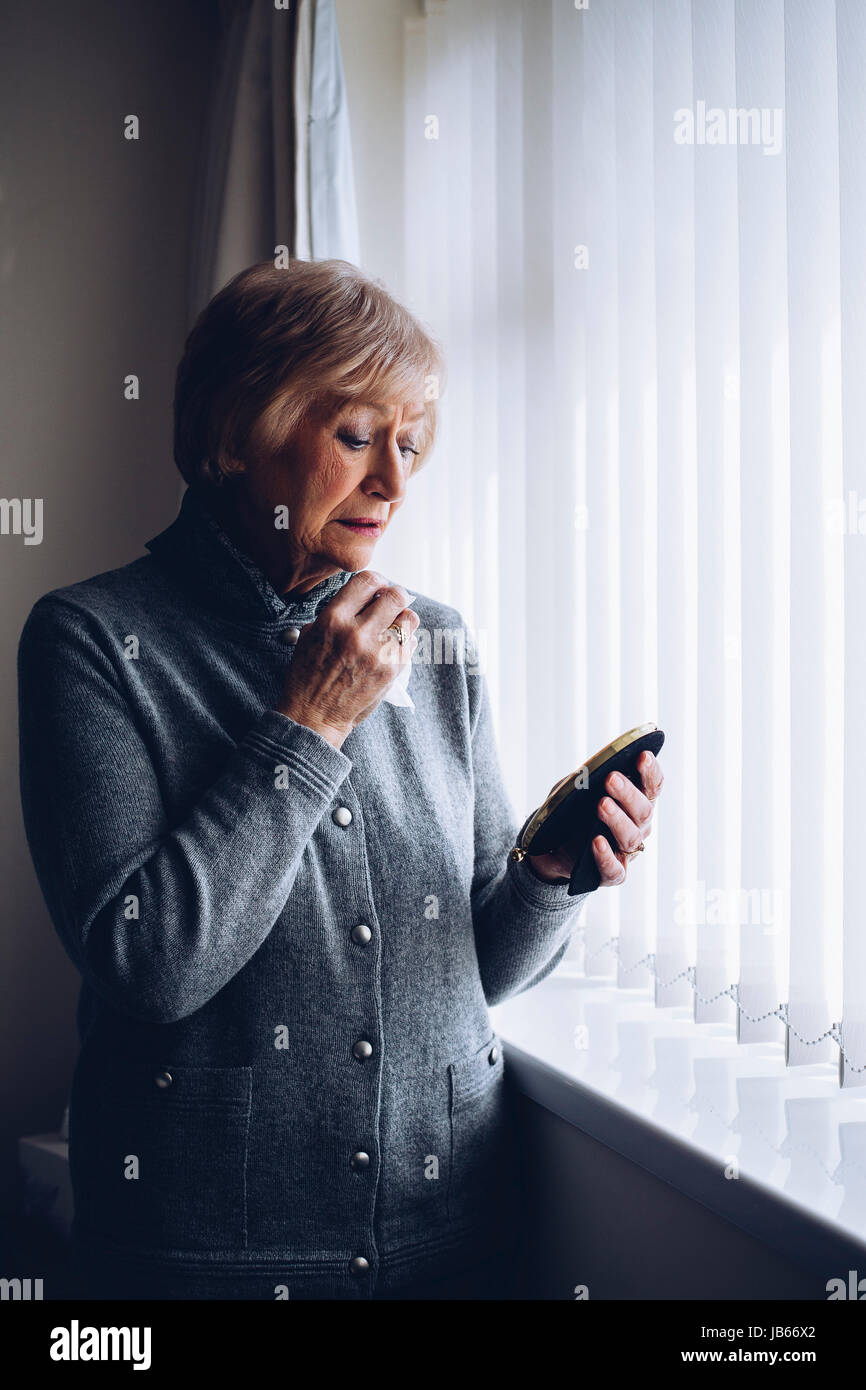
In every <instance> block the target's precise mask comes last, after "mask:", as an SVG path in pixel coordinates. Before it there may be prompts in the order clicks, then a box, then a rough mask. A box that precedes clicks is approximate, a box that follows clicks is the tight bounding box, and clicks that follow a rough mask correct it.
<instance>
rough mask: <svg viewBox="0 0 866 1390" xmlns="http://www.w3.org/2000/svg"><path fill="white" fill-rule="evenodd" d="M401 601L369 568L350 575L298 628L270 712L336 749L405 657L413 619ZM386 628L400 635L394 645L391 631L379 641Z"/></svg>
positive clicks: (396, 587) (398, 590)
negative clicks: (393, 628)
mask: <svg viewBox="0 0 866 1390" xmlns="http://www.w3.org/2000/svg"><path fill="white" fill-rule="evenodd" d="M408 598H409V594H408V592H407V590H406V589H404V588H403V587H402V585H400V584H390V585H389V584H388V581H387V580H386V579H384V578H383V577H382V575H381V574H377V573H376V572H375V571H374V570H362V571H361V572H360V573H359V574H355V575H353V576H352V578H351V579H350V580H348V581H347V582H346V583H345V584H344V585H343V587H342V589H341V590H340V591H339V593H338V594H337V595H336V596H335V597H334V598H332V599H331V600H330V602H329V603H326V604H325V606H324V608H322V609H321V611H320V612H319V614H318V617H317V618H316V620H315V622H312V623H309V624H308V626H307V627H305V628H303V629H302V631H301V635H300V637H299V639H298V642H297V645H296V646H295V652H294V656H293V657H292V661H291V665H290V666H289V668H288V670H287V671H286V679H285V684H284V686H283V694H282V699H281V701H280V703H279V704H278V705H277V707H276V708H277V709H278V711H279V712H280V714H285V715H286V716H287V717H288V718H289V719H293V720H294V721H295V723H296V724H305V725H306V726H307V727H308V728H310V729H313V730H314V732H315V733H318V734H321V735H322V737H323V738H326V739H327V740H328V742H329V743H331V744H333V746H334V747H335V748H339V747H340V745H341V744H342V742H343V740H344V739H345V738H347V737H348V735H349V734H350V733H351V732H352V730H353V729H354V728H355V727H356V725H358V724H360V723H361V722H362V720H364V719H366V718H367V716H368V715H369V714H372V713H373V710H374V709H375V708H376V706H377V705H378V704H379V702H380V701H381V699H382V696H383V695H384V694H385V692H386V691H387V689H388V687H389V686H390V685H391V683H392V682H393V680H394V679H395V677H396V676H397V674H398V672H399V671H400V669H401V668H402V667H403V666H404V665H406V663H407V662H409V661H411V659H412V652H413V650H414V648H415V646H416V639H415V637H414V636H413V633H414V631H415V629H416V627H417V626H418V624H419V622H420V621H421V620H420V618H419V617H418V614H417V613H413V612H412V609H411V608H407V607H406V601H407V599H408ZM392 623H399V624H400V626H401V627H402V629H403V632H404V634H405V638H406V640H405V641H404V642H403V644H402V645H398V642H397V637H396V634H394V633H390V634H389V635H388V637H387V638H386V639H383V633H385V632H386V631H387V629H388V628H389V627H390V626H391V624H392ZM410 639H411V640H410ZM395 654H396V660H395Z"/></svg>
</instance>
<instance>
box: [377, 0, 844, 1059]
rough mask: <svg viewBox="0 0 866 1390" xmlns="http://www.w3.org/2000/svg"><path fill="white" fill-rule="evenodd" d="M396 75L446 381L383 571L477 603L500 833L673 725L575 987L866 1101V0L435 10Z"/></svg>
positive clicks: (474, 623)
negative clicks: (572, 781) (643, 1000)
mask: <svg viewBox="0 0 866 1390" xmlns="http://www.w3.org/2000/svg"><path fill="white" fill-rule="evenodd" d="M405 59H406V88H405V169H404V179H405V199H406V202H405V241H406V254H407V265H406V275H407V287H408V291H407V298H408V300H409V302H410V303H411V305H412V307H413V308H414V309H415V310H416V312H418V313H419V314H420V315H421V316H422V317H423V318H424V319H425V320H426V321H427V322H428V323H429V324H430V325H431V326H432V328H433V329H434V331H435V332H436V333H437V334H438V335H439V336H440V337H441V339H442V340H443V342H444V345H445V347H446V352H447V357H448V381H447V388H446V393H445V397H444V399H443V411H442V415H443V424H442V433H441V436H440V442H439V445H438V447H437V451H436V454H435V456H434V458H433V459H432V460H431V462H430V464H429V465H428V466H427V469H425V470H422V473H421V474H420V475H419V476H418V478H417V479H416V480H415V481H413V484H412V496H411V497H410V499H409V500H408V502H407V505H406V507H405V508H404V512H403V515H402V516H401V521H400V526H399V527H398V528H395V531H394V533H393V536H389V537H388V538H386V541H385V542H384V543H383V545H384V547H386V549H383V563H387V565H388V566H389V568H390V570H391V572H393V573H395V574H399V577H400V578H401V579H402V580H404V581H405V582H406V583H408V584H409V585H410V587H416V586H417V588H418V589H419V590H420V591H422V592H427V593H433V594H435V595H436V596H437V597H440V598H442V599H444V600H445V601H447V602H450V603H453V604H454V605H455V606H456V607H458V608H459V609H461V611H462V612H463V613H464V615H465V616H466V617H467V620H468V621H469V623H470V625H471V627H472V629H473V631H474V632H475V634H476V637H477V643H478V650H479V653H480V655H481V658H482V662H483V667H484V670H485V674H486V676H487V679H488V682H489V684H490V688H491V694H492V698H493V704H494V710H495V714H496V719H497V726H498V732H499V741H500V749H501V756H502V762H503V768H504V772H505V775H506V780H507V783H508V787H509V791H510V794H511V796H512V799H513V801H514V805H515V808H516V811H517V813H518V814H519V816H520V818H521V819H522V817H523V815H525V814H526V813H527V812H528V811H529V810H530V809H531V808H532V807H533V806H535V805H537V804H539V802H540V801H541V800H542V799H543V797H544V796H545V794H546V793H547V791H548V790H549V788H550V786H551V785H552V784H553V783H554V782H555V781H556V780H558V779H559V778H560V777H561V776H563V775H564V774H565V773H566V772H568V771H569V770H570V769H572V768H577V767H578V766H580V765H581V764H582V763H583V762H584V761H585V759H586V758H587V757H588V756H589V755H590V754H591V753H592V752H594V751H595V750H596V749H597V748H599V747H601V746H602V745H603V744H605V743H607V742H608V741H609V739H610V738H612V737H614V736H615V735H617V734H619V733H620V732H622V731H623V730H624V729H626V728H629V727H631V726H633V725H636V724H640V723H643V722H645V721H647V720H654V721H655V722H657V723H658V724H660V725H661V727H663V728H664V729H665V731H666V734H667V742H666V744H665V747H664V750H663V753H662V759H663V766H664V770H665V777H666V781H665V791H664V795H663V797H662V799H661V802H660V803H659V807H658V810H657V812H656V816H655V820H654V833H653V835H652V837H651V840H650V842H649V844H648V849H649V850H650V851H651V852H650V853H649V854H647V855H645V856H642V858H641V860H640V861H637V862H634V861H633V863H632V866H631V869H630V872H629V875H628V880H627V882H626V884H625V885H624V886H623V887H622V888H620V889H616V890H603V891H600V892H598V893H596V894H595V895H593V896H592V897H591V898H590V899H589V900H588V902H587V904H586V905H585V907H584V908H583V910H582V915H581V919H580V922H579V928H578V932H577V934H576V948H575V949H576V950H577V951H578V952H579V955H580V958H581V959H582V962H583V969H584V970H585V971H586V973H587V974H602V975H605V974H609V973H610V972H611V970H613V969H615V970H616V974H617V979H618V982H619V983H620V985H622V986H624V987H627V986H630V985H638V986H641V985H647V984H649V983H653V984H654V988H655V993H656V1000H657V1002H658V1003H659V1004H660V1005H665V1004H682V1003H684V1002H687V1001H691V1000H693V1001H694V1007H695V1016H696V1018H697V1020H698V1021H712V1020H736V1022H737V1027H738V1035H739V1037H740V1039H741V1041H757V1040H762V1039H776V1040H782V1039H784V1040H785V1041H786V1045H787V1059H788V1062H789V1064H797V1063H806V1062H815V1061H831V1060H832V1061H835V1060H836V1059H837V1058H838V1059H839V1060H840V1064H841V1065H840V1076H841V1079H842V1082H843V1084H845V1085H857V1084H863V1082H864V1080H866V944H864V934H863V923H862V918H863V910H862V907H861V903H862V898H863V885H862V882H861V879H860V875H859V872H858V870H859V852H860V845H859V840H860V834H861V826H862V822H863V814H862V808H861V804H860V797H861V788H862V787H863V786H864V785H866V731H864V724H863V718H862V713H861V711H862V705H863V698H864V690H866V655H864V637H863V613H864V599H866V501H864V498H863V494H862V492H861V489H864V462H863V461H864V454H866V255H864V240H863V226H864V218H866V90H864V88H863V85H862V73H863V72H864V71H866V6H863V4H862V3H861V0H761V3H760V4H756V3H754V0H712V2H711V3H710V0H655V3H653V0H589V2H588V3H587V4H586V5H585V6H584V5H583V4H582V3H580V0H578V3H575V0H428V3H427V4H426V5H424V6H421V7H419V14H418V16H417V17H413V18H411V19H409V20H407V22H406V33H405ZM572 959H574V955H573V956H572Z"/></svg>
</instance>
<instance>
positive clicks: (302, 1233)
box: [19, 261, 661, 1299]
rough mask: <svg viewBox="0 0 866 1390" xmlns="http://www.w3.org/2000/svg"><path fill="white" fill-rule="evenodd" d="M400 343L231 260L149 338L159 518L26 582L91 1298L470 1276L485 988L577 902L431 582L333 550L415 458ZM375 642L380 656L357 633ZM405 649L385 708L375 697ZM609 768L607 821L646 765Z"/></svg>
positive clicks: (361, 298)
mask: <svg viewBox="0 0 866 1390" xmlns="http://www.w3.org/2000/svg"><path fill="white" fill-rule="evenodd" d="M440 373H441V363H440V360H439V356H438V351H437V348H436V345H435V343H434V342H433V341H432V339H431V338H430V337H429V336H428V334H427V333H426V332H425V331H424V329H423V328H422V326H421V325H420V324H419V323H418V322H417V321H416V320H415V319H414V318H413V317H412V316H411V315H410V314H409V313H408V312H407V310H406V309H405V308H403V307H402V306H401V305H400V304H398V303H396V302H395V301H394V299H393V298H392V297H391V296H390V295H389V294H388V293H387V292H386V290H385V289H384V288H383V287H382V286H381V284H379V283H378V282H375V281H371V280H369V279H368V278H366V277H365V276H364V275H362V274H361V273H360V272H359V271H358V270H357V269H355V268H354V267H353V266H350V265H348V264H347V263H345V262H341V261H323V262H312V263H310V262H295V263H293V264H292V265H290V266H289V267H288V268H287V269H276V268H274V266H273V265H271V264H270V263H267V264H261V265H256V266H253V267H251V268H250V269H248V270H246V271H244V272H243V273H242V274H240V275H238V276H236V277H235V278H234V279H233V280H232V281H231V283H230V284H228V285H227V286H226V287H225V288H224V289H223V290H222V291H221V292H220V293H219V294H218V295H217V296H216V297H215V298H214V299H213V300H212V302H211V303H210V304H209V305H208V306H207V308H206V309H205V310H204V312H203V313H202V314H201V316H200V318H199V320H198V322H197V323H196V325H195V327H194V328H193V331H192V333H191V334H190V336H189V339H188V341H187V344H186V351H185V355H184V357H183V360H182V362H181V364H180V368H179V371H178V377H177V389H176V395H175V459H176V462H177V465H178V467H179V469H180V472H181V473H182V475H183V477H184V478H185V479H186V482H187V483H188V488H187V490H186V492H185V494H184V497H183V501H182V504H181V507H180V511H179V514H178V516H177V518H176V520H175V521H174V522H173V523H172V525H170V526H169V527H168V528H167V530H165V531H163V532H162V533H161V534H160V535H158V536H156V537H155V538H154V539H153V540H151V541H149V542H148V543H147V549H148V551H149V552H150V553H149V554H148V555H146V556H141V557H140V558H138V559H136V560H133V561H132V563H130V564H128V565H125V566H124V567H122V568H120V569H117V570H112V571H110V572H108V573H106V574H100V575H97V576H95V577H94V578H92V579H88V580H85V581H83V582H81V583H78V584H73V585H71V586H69V587H67V588H63V589H57V590H54V591H52V592H51V593H49V594H46V595H45V596H44V597H43V598H41V599H40V600H39V601H38V602H37V603H36V604H35V606H34V607H33V609H32V611H31V613H30V616H29V618H28V620H27V623H26V626H25V629H24V632H23V634H22V638H21V644H20V652H19V672H20V713H21V778H22V795H23V804H24V812H25V821H26V828H27V834H28V839H29V843H30V847H31V850H32V854H33V858H34V862H35V865H36V870H37V873H38V876H39V880H40V883H41V885H42V889H43V892H44V895H45V898H46V901H47V904H48V907H49V910H50V913H51V916H52V919H53V922H54V924H55V926H56V929H57V931H58V933H59V935H60V938H61V940H62V942H63V945H64V947H65V948H66V950H67V952H68V954H69V955H70V957H71V958H72V960H73V961H74V963H75V965H76V966H77V968H78V970H79V971H80V973H81V975H82V990H81V997H80V1003H79V1010H78V1025H79V1031H80V1035H81V1055H80V1058H79V1060H78V1063H77V1066H76V1069H75V1074H74V1079H73V1086H72V1095H71V1100H70V1134H69V1138H70V1166H71V1173H72V1183H73V1189H74V1197H75V1220H74V1242H75V1248H76V1250H77V1252H78V1255H79V1257H80V1260H81V1268H82V1270H83V1272H84V1275H85V1277H86V1279H87V1290H88V1291H89V1292H90V1293H91V1294H92V1295H93V1296H109V1297H115V1298H116V1297H130V1298H147V1297H155V1298H253V1299H256V1298H258V1299H280V1298H292V1299H295V1298H355V1299H370V1298H378V1297H410V1296H411V1297H436V1296H464V1297H472V1296H477V1297H487V1296H493V1295H494V1294H496V1295H498V1296H503V1289H502V1285H501V1284H500V1283H499V1282H498V1280H499V1275H500V1274H501V1271H502V1270H503V1268H506V1267H507V1261H506V1260H505V1259H504V1258H503V1256H502V1252H503V1251H504V1250H505V1249H506V1247H507V1246H508V1245H509V1243H510V1242H511V1241H512V1240H513V1235H514V1230H515V1218H516V1214H517V1206H518V1202H517V1198H518V1195H519V1182H518V1180H517V1176H516V1175H517V1169H516V1166H515V1165H516V1145H515V1142H514V1134H513V1131H512V1129H511V1121H510V1117H509V1111H508V1108H507V1103H506V1094H505V1091H504V1089H503V1077H504V1073H503V1053H502V1046H501V1044H500V1041H499V1039H498V1038H497V1036H496V1034H495V1032H494V1031H493V1029H492V1027H491V1023H490V1018H489V1014H488V1006H489V1005H491V1004H495V1003H497V1002H498V1001H500V1000H503V999H506V998H508V996H509V995H512V994H514V993H515V992H517V991H519V990H524V989H527V988H529V987H530V986H531V985H533V984H535V983H536V982H537V981H539V980H541V979H543V978H544V976H546V975H547V974H549V972H550V971H551V970H552V969H553V968H554V966H555V965H556V964H557V962H558V961H559V960H560V959H561V958H562V956H563V954H564V952H565V950H566V948H567V946H568V942H569V937H570V934H571V932H572V929H573V925H574V921H575V914H576V913H577V911H578V909H579V908H580V904H581V901H582V899H581V898H576V897H569V895H568V891H567V887H566V883H567V876H568V874H569V873H570V869H571V862H570V860H569V859H568V857H567V856H566V855H565V854H564V853H554V854H551V855H547V856H544V857H540V858H534V859H533V858H529V857H527V858H524V859H523V860H522V861H518V860H517V859H514V858H511V857H510V856H509V849H510V847H511V846H512V845H513V843H514V839H515V831H516V828H517V822H516V820H515V817H514V815H513V812H512V810H511V807H510V805H509V803H508V800H507V797H506V794H505V791H504V788H503V783H502V780H501V775H500V771H499V766H498V761H497V754H496V749H495V743H494V735H493V726H492V723H491V712H490V706H489V703H488V695H487V690H486V685H485V681H484V678H483V676H481V675H480V674H477V673H475V672H474V671H473V670H471V669H469V668H468V666H467V664H466V662H461V661H456V662H454V661H451V662H444V663H441V664H436V663H428V662H425V663H423V664H422V663H420V662H415V663H412V652H413V650H414V642H415V641H417V639H415V638H414V633H415V630H416V628H417V627H418V625H419V624H422V625H423V627H424V628H426V629H430V630H433V631H435V630H436V629H440V630H443V631H444V632H446V633H450V634H451V635H452V637H453V638H454V639H456V645H457V646H458V649H459V643H460V640H461V639H462V641H463V642H464V644H465V643H466V640H467V637H468V634H467V633H466V630H465V627H464V624H463V620H462V618H461V616H460V614H459V613H458V612H456V611H455V610H454V609H453V608H449V607H446V606H445V605H444V604H441V603H438V602H436V601H435V600H433V599H431V598H427V597H423V596H415V599H414V603H413V604H412V606H410V603H411V599H412V596H411V595H409V594H408V593H407V591H406V590H405V589H404V588H403V587H402V586H400V585H399V584H394V583H389V582H388V581H387V579H386V578H384V577H383V576H382V575H381V574H379V573H377V572H375V571H373V570H371V569H369V568H368V566H369V565H370V562H371V560H372V558H373V552H374V550H375V546H376V541H377V540H378V539H379V537H380V536H381V535H382V534H383V533H384V531H385V530H386V528H387V527H388V526H389V525H390V524H391V522H392V520H393V518H394V516H395V514H396V512H397V511H398V510H399V508H400V506H401V504H402V503H403V501H404V499H405V497H406V494H407V489H408V487H409V484H410V480H411V478H412V476H413V474H414V473H415V472H417V470H418V468H419V467H420V466H421V464H422V462H423V461H424V458H425V456H426V455H427V454H428V452H429V450H430V447H431V444H432V441H433V436H434V430H435V410H436V405H435V399H431V397H432V398H435V395H436V392H435V391H431V390H430V389H429V384H430V381H431V379H435V378H437V377H438V376H439V375H440ZM394 652H396V653H397V662H396V663H395V661H394V660H383V655H384V654H386V653H387V654H388V655H389V656H392V655H393V653H394ZM409 663H412V665H411V672H412V679H411V683H410V687H409V694H410V695H411V698H412V702H413V703H414V709H411V708H408V707H406V706H403V707H401V705H400V704H399V703H393V702H392V700H391V699H389V698H387V697H388V696H389V695H391V694H392V693H393V692H392V689H391V688H392V686H394V684H395V678H397V680H399V678H400V676H401V673H402V672H403V670H404V668H405V667H406V666H407V664H409ZM641 773H642V779H643V786H644V790H643V791H641V790H639V789H638V788H637V787H635V786H632V785H631V784H629V785H627V786H626V787H625V788H624V789H619V790H613V788H611V798H610V800H609V801H608V800H605V801H604V802H602V804H601V812H600V813H601V815H602V817H603V818H604V819H605V821H606V822H607V823H608V825H609V826H610V827H611V828H612V830H613V831H614V833H615V838H616V840H617V842H618V844H619V845H620V846H621V852H620V853H619V854H616V855H615V854H614V853H613V851H612V849H611V848H610V846H609V845H608V844H607V843H606V842H605V840H604V839H603V838H599V840H598V841H597V842H596V843H595V845H594V853H595V856H596V860H597V863H598V866H599V869H600V872H601V878H602V883H603V884H606V885H607V884H615V883H618V882H621V881H622V880H623V879H624V877H625V860H626V858H627V855H628V854H629V853H630V852H633V851H634V850H635V849H636V848H637V847H638V846H639V845H640V843H641V842H642V840H643V839H644V838H645V837H646V835H647V834H648V831H649V826H650V819H651V816H652V810H653V804H652V803H653V801H654V799H655V797H656V796H657V795H658V792H659V789H660V786H661V772H660V770H659V768H658V765H657V763H656V762H655V760H654V759H653V758H652V755H650V754H646V755H644V758H643V761H642V764H641Z"/></svg>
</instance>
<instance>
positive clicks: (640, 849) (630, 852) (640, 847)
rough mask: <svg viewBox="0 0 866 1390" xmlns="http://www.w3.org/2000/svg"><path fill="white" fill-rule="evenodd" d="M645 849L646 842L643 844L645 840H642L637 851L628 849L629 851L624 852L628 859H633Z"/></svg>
mask: <svg viewBox="0 0 866 1390" xmlns="http://www.w3.org/2000/svg"><path fill="white" fill-rule="evenodd" d="M643 849H644V842H643V840H641V842H640V844H639V845H638V847H637V849H627V850H624V851H623V853H624V854H625V857H626V859H631V858H632V856H633V855H635V854H640V853H641V851H642V850H643Z"/></svg>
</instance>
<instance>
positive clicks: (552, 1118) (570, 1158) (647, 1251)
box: [515, 1095, 847, 1321]
mask: <svg viewBox="0 0 866 1390" xmlns="http://www.w3.org/2000/svg"><path fill="white" fill-rule="evenodd" d="M515 1100H516V1113H517V1115H518V1117H519V1131H520V1136H521V1141H522V1149H523V1161H524V1164H525V1170H526V1173H527V1175H528V1176H529V1180H528V1182H527V1192H528V1200H527V1206H526V1211H525V1214H524V1219H525V1225H526V1228H527V1231H528V1232H529V1238H528V1244H527V1250H526V1279H527V1283H528V1285H529V1289H530V1292H529V1294H528V1296H529V1297H531V1298H536V1299H555V1300H574V1299H575V1298H576V1296H577V1295H576V1294H575V1288H576V1286H578V1285H581V1286H585V1288H586V1290H587V1294H586V1295H582V1296H588V1298H589V1301H590V1302H596V1301H598V1300H599V1299H635V1300H645V1299H672V1300H676V1301H682V1300H686V1299H689V1300H691V1299H736V1300H746V1301H749V1302H751V1301H764V1300H773V1299H808V1300H824V1301H826V1298H827V1292H826V1280H827V1278H828V1277H829V1276H830V1275H832V1274H835V1273H836V1272H837V1270H838V1271H839V1272H842V1273H844V1271H845V1269H846V1268H847V1266H846V1265H839V1266H836V1265H831V1266H830V1267H829V1269H828V1268H823V1269H822V1270H821V1272H816V1271H815V1270H814V1269H806V1268H803V1267H801V1266H800V1265H799V1264H795V1263H793V1262H792V1261H791V1260H789V1259H787V1258H786V1257H785V1256H784V1255H782V1254H780V1253H779V1252H778V1251H776V1250H773V1249H771V1248H770V1247H769V1246H768V1245H766V1244H764V1242H763V1241H759V1240H756V1239H754V1238H753V1237H752V1236H750V1235H749V1234H747V1232H745V1231H743V1230H741V1229H740V1228H739V1227H737V1226H734V1225H733V1224H732V1223H731V1222H729V1221H726V1220H725V1219H724V1218H723V1217H721V1216H718V1215H717V1214H716V1213H715V1212H712V1211H710V1210H709V1209H708V1208H707V1207H705V1206H703V1205H702V1204H701V1203H700V1202H696V1201H693V1200H692V1199H691V1198H690V1197H688V1196H686V1195H685V1194H684V1193H682V1192H680V1191H678V1190H677V1189H676V1188H675V1187H672V1186H670V1184H668V1183H666V1182H662V1181H661V1180H660V1179H659V1178H657V1177H655V1176H654V1175H653V1174H652V1173H649V1172H647V1171H646V1169H644V1168H640V1167H639V1166H638V1165H637V1164H636V1163H632V1162H631V1160H630V1159H627V1158H624V1157H623V1155H622V1154H618V1153H615V1152H614V1151H613V1150H612V1149H609V1148H608V1147H607V1146H606V1145H605V1144H600V1143H599V1142H598V1140H596V1139H594V1138H592V1137H591V1136H590V1135H588V1134H584V1133H583V1132H582V1131H581V1130H579V1129H576V1128H575V1127H574V1125H571V1124H568V1123H567V1122H566V1121H565V1120H563V1119H560V1117H559V1116H558V1115H554V1114H552V1113H551V1112H550V1111H549V1110H546V1109H544V1108H543V1107H542V1106H540V1105H537V1104H536V1103H535V1102H534V1101H532V1100H529V1099H527V1097H525V1096H522V1095H516V1096H515ZM757 1320H759V1319H756V1321H757Z"/></svg>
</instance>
